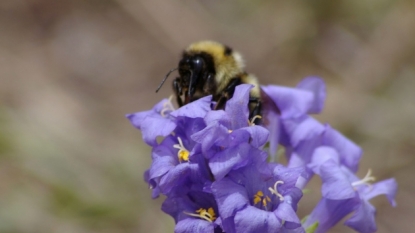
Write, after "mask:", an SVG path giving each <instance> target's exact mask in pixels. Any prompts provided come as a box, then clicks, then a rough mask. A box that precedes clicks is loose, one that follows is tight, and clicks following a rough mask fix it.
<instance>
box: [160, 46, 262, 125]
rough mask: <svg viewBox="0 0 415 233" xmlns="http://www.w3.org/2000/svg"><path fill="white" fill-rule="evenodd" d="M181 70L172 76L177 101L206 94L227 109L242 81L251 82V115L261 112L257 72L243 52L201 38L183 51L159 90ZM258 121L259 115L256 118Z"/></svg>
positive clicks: (187, 101)
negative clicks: (252, 71)
mask: <svg viewBox="0 0 415 233" xmlns="http://www.w3.org/2000/svg"><path fill="white" fill-rule="evenodd" d="M175 70H178V73H179V77H177V78H175V79H174V80H173V90H174V93H175V95H176V99H177V104H178V105H179V106H180V107H181V106H183V105H185V104H188V103H190V102H192V101H195V100H197V99H199V98H202V97H204V96H207V95H212V96H213V98H212V99H213V101H215V102H216V106H214V109H224V108H225V105H226V101H227V100H229V99H230V98H232V96H233V93H234V91H235V87H236V86H238V85H239V84H242V83H246V84H252V85H253V86H254V87H253V88H252V89H251V91H250V98H249V109H250V114H249V119H253V117H254V116H257V115H261V91H260V87H259V84H258V81H257V79H256V77H255V76H253V75H251V74H248V73H246V72H245V71H244V62H243V60H242V56H241V55H240V54H239V53H238V52H236V51H234V50H232V49H231V48H230V47H228V46H226V45H223V44H220V43H217V42H213V41H200V42H196V43H193V44H191V45H190V46H189V47H188V48H187V49H186V50H185V51H184V52H183V54H182V58H181V60H180V62H179V65H178V67H177V68H174V69H172V70H170V72H169V73H168V74H167V75H166V77H165V78H164V80H163V81H162V83H161V84H160V86H159V87H158V88H157V90H156V92H157V91H158V90H159V89H160V88H161V86H162V85H163V83H164V82H165V81H166V79H167V77H168V76H169V75H170V73H171V72H173V71H175ZM255 121H256V122H255V123H259V119H256V120H255Z"/></svg>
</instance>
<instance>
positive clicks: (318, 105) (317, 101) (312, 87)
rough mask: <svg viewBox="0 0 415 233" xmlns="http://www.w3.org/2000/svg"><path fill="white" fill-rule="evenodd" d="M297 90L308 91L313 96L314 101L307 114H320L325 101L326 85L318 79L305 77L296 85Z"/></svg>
mask: <svg viewBox="0 0 415 233" xmlns="http://www.w3.org/2000/svg"><path fill="white" fill-rule="evenodd" d="M297 88H299V89H302V90H306V91H310V92H312V93H313V95H314V101H313V103H312V105H311V108H310V109H309V110H308V113H311V114H312V113H320V112H321V111H322V110H323V107H324V101H325V100H326V85H325V84H324V81H323V79H321V78H320V77H306V78H304V79H303V80H302V81H301V82H300V83H299V84H298V85H297Z"/></svg>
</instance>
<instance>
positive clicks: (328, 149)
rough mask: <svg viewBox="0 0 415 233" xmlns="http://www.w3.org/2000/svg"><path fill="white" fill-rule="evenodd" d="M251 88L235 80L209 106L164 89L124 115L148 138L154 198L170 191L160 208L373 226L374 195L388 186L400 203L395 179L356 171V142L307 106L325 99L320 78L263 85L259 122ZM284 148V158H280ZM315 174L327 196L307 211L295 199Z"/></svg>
mask: <svg viewBox="0 0 415 233" xmlns="http://www.w3.org/2000/svg"><path fill="white" fill-rule="evenodd" d="M251 88H252V86H251V85H247V84H242V85H239V86H237V87H236V89H235V93H234V95H233V97H232V98H231V99H230V100H228V101H227V102H226V107H225V109H224V110H212V106H214V104H215V103H214V102H212V97H211V96H207V97H204V98H200V99H198V100H196V101H194V102H191V103H189V104H186V105H184V106H183V107H181V108H179V109H175V108H174V107H173V105H172V103H171V101H170V100H167V99H164V100H162V101H161V102H159V103H158V104H156V105H155V106H154V108H153V109H152V110H149V111H145V112H138V113H134V114H129V115H127V118H128V119H129V120H130V121H131V123H132V124H133V125H134V126H135V127H136V128H138V129H139V130H141V132H142V135H143V140H144V141H145V142H146V143H147V144H148V145H150V146H151V147H152V153H151V156H152V164H151V167H150V168H149V169H148V170H147V171H146V172H145V174H144V176H145V180H146V182H148V184H149V186H150V188H151V189H152V192H153V194H152V196H153V198H156V197H158V196H159V195H161V194H162V195H165V196H166V199H165V201H164V203H163V205H162V210H163V211H164V212H166V213H167V214H169V215H171V216H172V217H173V218H174V220H175V221H176V227H175V232H178V233H182V232H183V233H184V232H189V233H191V232H227V233H234V232H235V233H238V232H260V233H263V232H273V233H275V232H306V231H307V232H318V233H319V232H327V230H329V229H330V228H331V227H333V226H334V225H335V224H336V223H338V222H339V221H340V220H341V219H343V218H344V217H346V216H348V215H349V218H348V219H347V220H346V222H345V224H346V225H347V226H349V227H351V228H353V229H354V230H356V231H358V232H374V231H376V223H375V219H374V215H375V208H374V207H373V206H372V205H371V204H370V203H369V200H370V199H371V198H373V197H374V196H377V195H380V194H385V195H386V196H387V198H388V199H389V201H390V202H391V204H392V205H393V206H394V205H395V201H394V197H395V193H396V190H397V184H396V181H395V180H394V179H389V180H385V181H381V182H378V183H375V184H371V183H370V182H372V181H374V177H372V176H371V173H370V171H369V173H368V174H367V175H366V177H364V178H363V179H359V178H358V177H357V176H356V175H355V173H356V171H357V170H358V165H359V160H360V158H361V155H362V150H361V149H360V148H359V146H357V145H356V144H354V143H353V142H352V141H350V140H349V139H347V138H346V137H345V136H343V135H342V134H341V133H339V132H338V131H336V130H335V129H333V128H331V127H330V126H329V125H327V124H321V123H320V122H318V121H317V120H315V119H314V118H313V117H311V116H310V115H309V114H316V113H319V112H321V111H322V109H323V106H324V101H325V97H326V94H325V85H324V82H323V81H322V80H321V79H320V78H317V77H308V78H306V79H304V80H303V81H302V82H301V83H299V84H298V85H297V87H295V88H289V87H282V86H275V85H270V86H263V87H261V89H262V91H263V96H264V98H263V100H262V101H263V109H262V116H257V117H258V118H261V117H262V119H261V122H262V124H261V125H255V124H254V122H255V117H254V119H251V120H248V116H249V109H248V102H249V92H250V89H251ZM265 96H266V97H265ZM280 151H283V153H285V156H286V159H287V161H288V162H287V164H286V165H282V164H280V163H277V162H276V160H277V158H276V157H277V154H279V153H277V152H280ZM314 175H318V176H319V177H320V178H321V180H322V187H321V194H322V197H321V200H320V201H319V203H318V204H317V205H316V206H315V208H314V210H313V211H312V212H311V213H310V215H308V216H307V217H306V218H304V219H303V221H301V220H300V218H299V216H298V215H297V213H296V212H297V205H298V203H299V201H300V199H301V198H302V196H303V192H302V190H303V189H304V187H305V186H306V184H307V183H308V181H309V180H310V179H311V178H312V176H314Z"/></svg>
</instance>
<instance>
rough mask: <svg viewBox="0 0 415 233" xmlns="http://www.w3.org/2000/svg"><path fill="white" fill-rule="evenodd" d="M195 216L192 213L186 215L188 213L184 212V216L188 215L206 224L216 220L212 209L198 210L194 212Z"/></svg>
mask: <svg viewBox="0 0 415 233" xmlns="http://www.w3.org/2000/svg"><path fill="white" fill-rule="evenodd" d="M195 212H196V213H197V214H194V213H188V212H184V213H185V214H187V215H189V216H193V217H198V218H201V219H204V220H206V221H208V222H213V221H215V220H216V216H215V215H216V214H215V210H213V208H212V207H210V208H208V209H207V210H206V209H203V208H200V209H198V210H196V211H195Z"/></svg>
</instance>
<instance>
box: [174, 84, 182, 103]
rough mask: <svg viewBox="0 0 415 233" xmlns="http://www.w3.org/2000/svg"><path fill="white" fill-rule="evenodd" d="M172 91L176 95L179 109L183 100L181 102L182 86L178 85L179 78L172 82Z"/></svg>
mask: <svg viewBox="0 0 415 233" xmlns="http://www.w3.org/2000/svg"><path fill="white" fill-rule="evenodd" d="M173 90H174V93H175V95H176V100H177V104H178V105H179V107H181V106H183V100H182V97H181V95H182V86H181V84H180V78H176V79H175V80H173Z"/></svg>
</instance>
